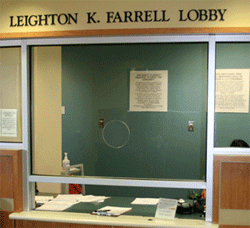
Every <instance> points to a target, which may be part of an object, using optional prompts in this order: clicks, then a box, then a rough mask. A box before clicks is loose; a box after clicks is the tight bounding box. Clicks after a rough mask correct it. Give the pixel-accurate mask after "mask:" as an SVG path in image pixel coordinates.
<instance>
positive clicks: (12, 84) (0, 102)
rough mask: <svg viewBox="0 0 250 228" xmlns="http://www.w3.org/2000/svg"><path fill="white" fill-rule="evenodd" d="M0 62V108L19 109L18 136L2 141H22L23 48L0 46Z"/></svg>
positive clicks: (5, 138) (1, 137)
mask: <svg viewBox="0 0 250 228" xmlns="http://www.w3.org/2000/svg"><path fill="white" fill-rule="evenodd" d="M0 63H1V64H0V81H1V83H0V109H16V110H17V137H3V136H0V141H3V142H22V93H21V48H0Z"/></svg>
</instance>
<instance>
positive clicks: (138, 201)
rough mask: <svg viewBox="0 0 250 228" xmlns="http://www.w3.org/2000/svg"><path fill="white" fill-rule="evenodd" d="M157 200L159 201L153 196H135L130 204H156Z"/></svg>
mask: <svg viewBox="0 0 250 228" xmlns="http://www.w3.org/2000/svg"><path fill="white" fill-rule="evenodd" d="M158 202H159V199H155V198H136V199H135V200H134V201H133V202H132V203H131V204H138V205H156V204H157V203H158Z"/></svg>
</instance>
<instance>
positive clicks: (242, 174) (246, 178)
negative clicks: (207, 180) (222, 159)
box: [221, 163, 250, 210]
mask: <svg viewBox="0 0 250 228" xmlns="http://www.w3.org/2000/svg"><path fill="white" fill-rule="evenodd" d="M221 209H243V210H250V163H222V164H221Z"/></svg>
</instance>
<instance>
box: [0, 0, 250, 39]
mask: <svg viewBox="0 0 250 228" xmlns="http://www.w3.org/2000/svg"><path fill="white" fill-rule="evenodd" d="M0 3H1V4H0V25H1V26H0V38H2V39H3V38H25V37H53V36H54V37H55V36H84V35H85V36H86V35H123V34H153V33H157V34H160V33H221V32H222V33H223V32H227V33H228V32H231V33H235V32H237V33H239V32H244V33H247V32H250V14H249V12H250V1H249V0H238V1H237V2H236V1H233V0H227V1H225V0H206V1H205V0H154V1H152V0H125V1H124V0H81V1H80V0H78V1H75V0H64V1H61V0H51V1H46V0H41V1H38V0H18V1H16V0H13V1H9V0H1V1H0Z"/></svg>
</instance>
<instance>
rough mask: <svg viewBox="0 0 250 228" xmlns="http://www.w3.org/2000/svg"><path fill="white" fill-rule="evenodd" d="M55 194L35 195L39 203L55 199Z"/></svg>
mask: <svg viewBox="0 0 250 228" xmlns="http://www.w3.org/2000/svg"><path fill="white" fill-rule="evenodd" d="M53 199H54V197H53V196H35V202H36V203H37V204H39V205H42V204H45V203H48V202H49V201H51V200H53Z"/></svg>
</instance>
